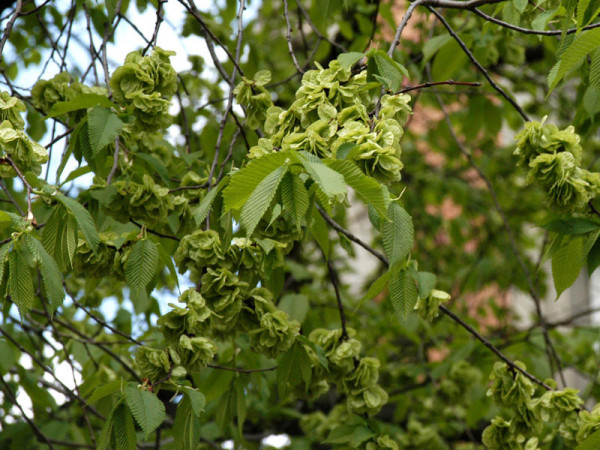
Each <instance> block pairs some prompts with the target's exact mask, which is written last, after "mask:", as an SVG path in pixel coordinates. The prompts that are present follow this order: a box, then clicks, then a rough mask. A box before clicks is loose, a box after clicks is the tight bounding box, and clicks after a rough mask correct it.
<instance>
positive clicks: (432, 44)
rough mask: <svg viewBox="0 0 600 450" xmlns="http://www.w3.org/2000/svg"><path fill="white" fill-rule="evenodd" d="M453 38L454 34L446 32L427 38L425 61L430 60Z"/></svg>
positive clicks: (424, 50)
mask: <svg viewBox="0 0 600 450" xmlns="http://www.w3.org/2000/svg"><path fill="white" fill-rule="evenodd" d="M451 40H452V36H450V35H449V34H445V35H442V36H435V37H433V38H431V39H427V41H426V42H425V44H424V45H423V63H426V62H427V61H429V60H430V59H431V58H433V56H434V55H435V54H436V53H437V51H438V50H439V49H441V48H442V47H443V46H444V45H446V44H447V43H448V42H450V41H451Z"/></svg>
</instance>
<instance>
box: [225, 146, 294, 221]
mask: <svg viewBox="0 0 600 450" xmlns="http://www.w3.org/2000/svg"><path fill="white" fill-rule="evenodd" d="M290 154H291V153H290V152H277V153H269V154H268V155H265V156H263V157H261V158H257V159H253V160H252V161H250V162H249V163H248V165H247V166H246V167H244V168H243V169H241V170H240V171H238V172H234V173H233V174H232V175H231V181H230V182H229V185H228V186H227V188H225V190H224V191H223V200H224V212H227V211H231V210H235V209H240V208H242V206H244V204H245V203H246V201H247V200H248V198H249V197H250V195H252V193H253V192H254V191H255V189H256V187H257V186H258V185H259V184H260V182H261V181H262V180H264V178H265V177H266V176H267V175H269V174H270V173H271V172H273V171H274V170H277V169H278V168H279V167H281V166H283V165H284V164H286V160H287V159H288V158H290Z"/></svg>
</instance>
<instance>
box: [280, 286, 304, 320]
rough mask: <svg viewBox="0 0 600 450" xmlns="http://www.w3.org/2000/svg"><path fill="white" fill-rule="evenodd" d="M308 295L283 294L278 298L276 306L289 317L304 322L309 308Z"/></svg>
mask: <svg viewBox="0 0 600 450" xmlns="http://www.w3.org/2000/svg"><path fill="white" fill-rule="evenodd" d="M309 306H310V305H309V302H308V297H307V296H306V295H303V294H293V293H291V294H285V295H284V296H283V297H281V300H279V303H278V304H277V307H278V308H279V309H280V310H282V311H283V312H284V313H286V314H287V315H288V316H290V319H294V320H297V321H298V322H300V323H302V322H304V319H305V318H306V314H308V309H309Z"/></svg>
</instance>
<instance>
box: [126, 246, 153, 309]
mask: <svg viewBox="0 0 600 450" xmlns="http://www.w3.org/2000/svg"><path fill="white" fill-rule="evenodd" d="M158 259H159V254H158V248H156V244H155V243H154V242H152V241H151V240H149V239H142V240H141V241H138V242H136V243H135V244H134V245H133V247H132V248H131V253H129V257H128V258H127V261H126V262H125V268H124V269H125V280H126V281H127V284H128V285H129V288H130V289H131V300H132V302H133V304H134V307H135V309H136V311H144V307H145V306H147V305H148V293H149V290H150V289H151V288H152V286H151V284H150V282H151V281H152V280H153V279H154V277H155V275H156V271H157V270H158Z"/></svg>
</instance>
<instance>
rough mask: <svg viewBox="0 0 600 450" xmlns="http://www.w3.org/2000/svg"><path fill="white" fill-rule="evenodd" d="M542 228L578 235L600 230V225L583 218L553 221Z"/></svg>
mask: <svg viewBox="0 0 600 450" xmlns="http://www.w3.org/2000/svg"><path fill="white" fill-rule="evenodd" d="M542 228H544V229H545V230H548V231H552V232H554V233H561V234H568V235H578V234H586V233H590V232H591V231H598V230H600V223H598V222H596V221H595V220H590V219H584V218H583V217H571V218H569V219H558V220H553V221H551V222H549V223H547V224H545V225H542Z"/></svg>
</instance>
